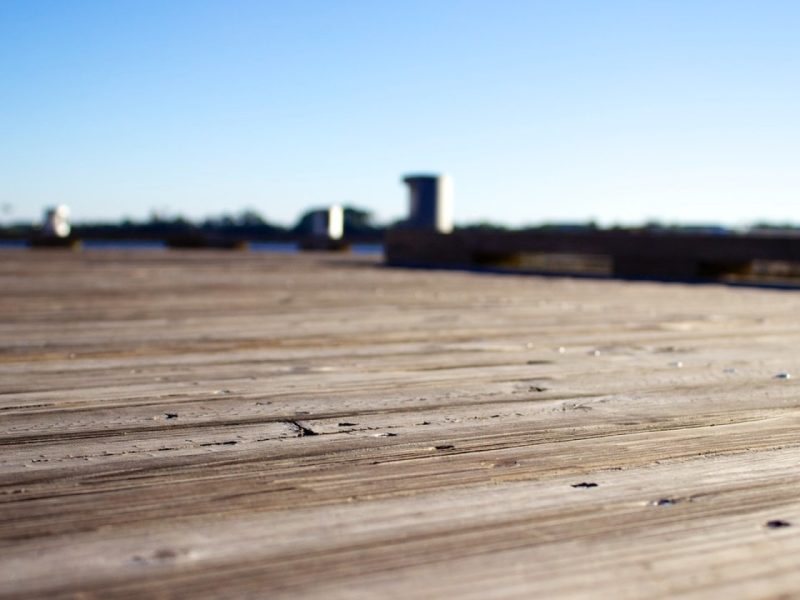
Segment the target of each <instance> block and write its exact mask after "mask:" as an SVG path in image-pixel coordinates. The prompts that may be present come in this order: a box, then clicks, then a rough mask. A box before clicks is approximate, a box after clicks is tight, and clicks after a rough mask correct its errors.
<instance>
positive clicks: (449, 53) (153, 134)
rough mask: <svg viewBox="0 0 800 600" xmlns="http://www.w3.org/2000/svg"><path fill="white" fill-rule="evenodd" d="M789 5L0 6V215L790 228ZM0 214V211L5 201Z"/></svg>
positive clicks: (794, 89)
mask: <svg viewBox="0 0 800 600" xmlns="http://www.w3.org/2000/svg"><path fill="white" fill-rule="evenodd" d="M798 31H800V2H793V1H784V2H779V1H770V0H760V1H757V0H752V1H748V2H743V1H736V0H724V1H722V0H721V1H712V0H630V1H615V0H594V1H580V0H559V1H552V0H548V1H535V0H528V1H523V0H520V1H508V0H494V1H491V2H490V1H489V0H484V1H471V0H460V1H457V0H427V1H418V0H404V1H403V2H397V1H394V0H392V1H388V0H372V1H366V0H364V1H359V2H356V1H345V0H327V1H305V0H296V1H293V2H285V1H268V0H261V1H252V2H250V1H242V0H226V1H222V0H219V1H217V2H209V1H203V0H192V1H185V2H183V1H178V0H171V1H169V0H157V1H149V0H131V1H123V0H113V1H111V0H104V1H98V2H81V1H77V0H75V1H69V0H54V1H47V0H22V1H16V0H2V1H0V139H2V143H0V205H6V209H7V210H6V213H5V215H3V214H0V219H5V220H8V219H9V218H14V219H23V218H38V216H39V215H40V213H41V210H42V208H43V207H44V206H46V205H49V204H55V203H66V204H69V205H70V206H71V207H72V210H73V214H74V216H75V218H76V219H79V220H87V219H108V220H111V219H117V218H120V217H123V216H128V217H133V218H143V217H146V216H148V215H149V214H150V212H151V211H152V210H154V209H155V210H158V211H161V212H165V213H169V214H174V213H180V214H183V215H186V216H189V217H192V218H199V217H202V216H205V215H214V214H220V213H222V212H237V211H239V210H241V209H244V208H248V207H251V208H255V209H256V210H258V211H260V212H261V213H263V214H264V215H265V216H267V217H268V218H270V219H271V220H274V221H277V222H282V223H290V222H293V221H294V220H295V219H296V218H297V217H298V215H299V214H300V213H302V212H303V210H305V209H306V208H308V207H311V206H319V205H325V204H329V203H333V202H345V203H351V204H354V205H358V206H362V207H366V208H369V209H371V210H373V211H374V213H375V215H376V216H377V217H378V218H380V219H393V218H399V217H402V216H404V215H405V213H406V209H407V206H406V205H407V198H406V192H405V189H404V188H403V186H402V185H401V183H400V177H401V175H403V174H404V173H408V172H414V171H433V172H446V173H449V174H450V175H452V176H453V178H454V181H455V213H456V220H457V221H458V222H461V223H464V222H471V221H477V220H493V221H500V222H505V223H507V224H511V225H520V224H525V223H536V222H542V221H548V220H549V221H576V220H588V219H596V220H598V221H600V222H601V223H614V222H621V223H637V222H642V221H644V220H646V219H661V220H664V221H679V222H685V223H696V222H719V223H725V224H743V223H747V222H752V221H755V220H759V219H767V220H772V221H782V222H783V221H790V222H794V223H800V168H799V167H800V110H798V109H799V108H800V68H798V66H800V36H798V35H797V32H798ZM9 205H10V206H11V212H10V213H9V212H8V206H9Z"/></svg>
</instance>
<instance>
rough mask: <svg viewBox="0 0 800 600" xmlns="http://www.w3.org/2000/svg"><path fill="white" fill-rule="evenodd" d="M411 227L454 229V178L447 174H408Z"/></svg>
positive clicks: (440, 230) (441, 231) (409, 219)
mask: <svg viewBox="0 0 800 600" xmlns="http://www.w3.org/2000/svg"><path fill="white" fill-rule="evenodd" d="M403 182H404V183H406V184H408V188H409V216H408V221H407V222H406V224H407V226H408V227H409V228H413V229H425V230H429V231H437V232H439V233H450V232H451V231H453V180H452V178H450V177H449V176H447V175H407V176H406V177H404V178H403Z"/></svg>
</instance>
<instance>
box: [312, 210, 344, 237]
mask: <svg viewBox="0 0 800 600" xmlns="http://www.w3.org/2000/svg"><path fill="white" fill-rule="evenodd" d="M311 232H312V234H313V235H314V237H320V238H327V239H329V240H340V239H342V236H343V235H344V210H343V209H342V207H341V206H340V205H338V204H334V205H333V206H331V207H330V208H328V209H327V210H318V211H317V212H315V213H314V216H313V220H312V222H311Z"/></svg>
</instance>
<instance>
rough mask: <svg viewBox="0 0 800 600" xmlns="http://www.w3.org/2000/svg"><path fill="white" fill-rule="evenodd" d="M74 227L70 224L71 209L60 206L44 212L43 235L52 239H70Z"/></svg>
mask: <svg viewBox="0 0 800 600" xmlns="http://www.w3.org/2000/svg"><path fill="white" fill-rule="evenodd" d="M71 231H72V227H71V226H70V224H69V207H68V206H66V205H64V204H59V205H58V206H56V207H53V208H48V209H46V210H45V211H44V219H43V222H42V234H43V235H45V236H46V237H52V238H66V237H69V234H70V232H71Z"/></svg>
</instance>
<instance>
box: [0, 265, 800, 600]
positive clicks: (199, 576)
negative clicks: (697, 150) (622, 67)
mask: <svg viewBox="0 0 800 600" xmlns="http://www.w3.org/2000/svg"><path fill="white" fill-rule="evenodd" d="M0 290H2V291H0V309H1V310H0V342H1V343H2V344H1V346H0V444H1V445H2V452H1V453H0V596H1V597H3V598H12V597H14V598H25V597H29V598H34V597H37V598H38V597H54V598H57V597H81V598H91V597H96V598H111V597H113V598H128V597H148V598H152V597H165V598H167V597H181V598H212V597H213V598H237V597H247V598H303V597H306V598H311V597H314V598H408V597H419V598H444V597H462V598H495V597H496V598H501V597H502V598H506V597H519V598H532V597H541V598H545V597H547V598H558V597H587V598H588V597H592V598H596V597H613V598H634V597H636V598H654V597H666V596H676V595H681V596H684V597H692V598H720V597H737V598H767V597H774V598H778V597H787V598H788V597H796V596H798V595H800V569H798V564H799V563H800V467H799V466H798V465H800V434H799V433H798V426H799V425H800V410H799V407H800V394H798V391H800V388H799V387H798V384H797V380H796V379H785V378H784V379H780V378H776V377H775V376H776V374H778V373H781V372H788V373H795V372H796V373H797V374H798V375H800V353H798V347H800V323H798V318H797V314H798V307H800V293H799V292H781V291H769V290H757V289H733V288H727V287H722V286H696V287H691V286H682V285H663V284H651V283H625V282H618V281H579V280H569V279H540V278H532V277H513V276H495V275H477V274H469V273H455V272H433V271H404V270H390V269H386V268H382V267H380V266H379V265H378V264H377V259H373V258H370V257H352V256H349V257H348V256H342V255H339V256H329V257H325V256H321V255H320V256H316V255H311V256H279V255H267V254H254V253H243V254H239V253H236V254H226V253H224V252H198V253H191V252H186V253H181V252H157V251H154V252H146V251H140V252H129V253H119V252H118V253H114V252H100V251H92V252H89V251H87V252H83V253H59V252H57V251H56V252H50V251H41V252H30V251H3V253H2V255H0ZM562 349H563V350H562ZM312 432H313V433H315V434H317V435H310V434H311V433H312ZM304 433H305V434H306V435H302V434H304ZM584 482H585V483H595V484H597V485H596V487H574V486H575V485H576V484H580V483H584ZM660 500H661V501H662V502H659V501H660ZM770 521H783V522H786V523H789V524H790V526H788V527H778V528H770V527H768V526H767V525H766V524H767V523H768V522H770Z"/></svg>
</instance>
